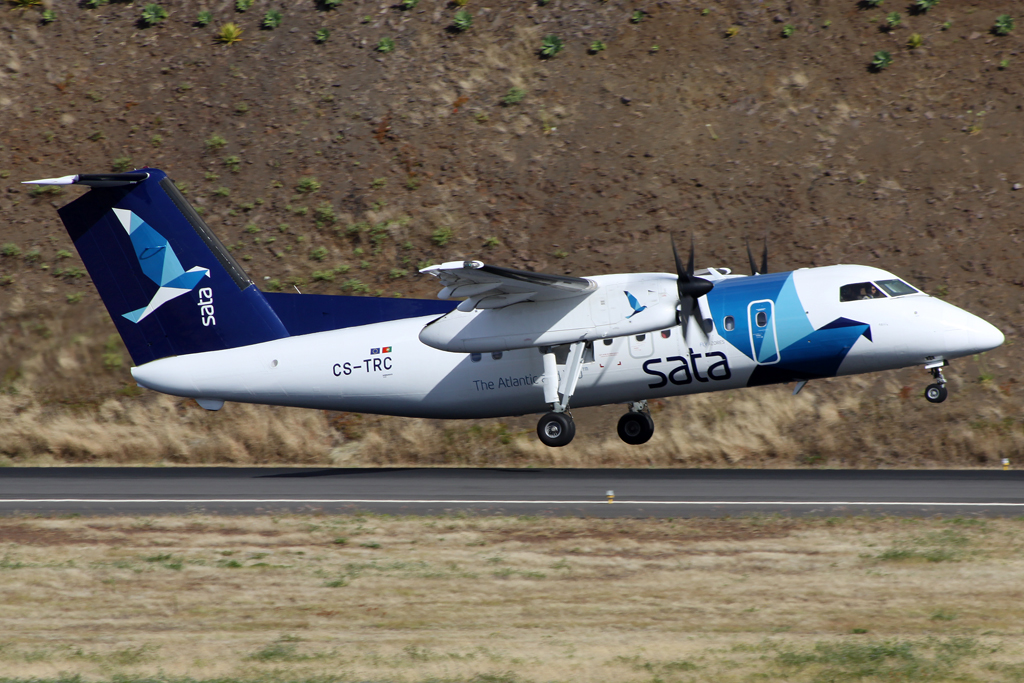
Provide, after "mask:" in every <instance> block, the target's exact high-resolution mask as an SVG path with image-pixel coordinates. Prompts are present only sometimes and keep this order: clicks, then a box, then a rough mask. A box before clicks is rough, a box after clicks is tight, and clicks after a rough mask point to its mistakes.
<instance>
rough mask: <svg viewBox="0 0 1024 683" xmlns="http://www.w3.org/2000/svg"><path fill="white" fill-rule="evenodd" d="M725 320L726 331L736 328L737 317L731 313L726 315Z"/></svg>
mask: <svg viewBox="0 0 1024 683" xmlns="http://www.w3.org/2000/svg"><path fill="white" fill-rule="evenodd" d="M724 322H725V331H726V332H732V331H733V330H735V329H736V319H735V318H733V317H732V316H731V315H727V316H725V321H724Z"/></svg>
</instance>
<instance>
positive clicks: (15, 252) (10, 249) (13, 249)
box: [0, 242, 21, 256]
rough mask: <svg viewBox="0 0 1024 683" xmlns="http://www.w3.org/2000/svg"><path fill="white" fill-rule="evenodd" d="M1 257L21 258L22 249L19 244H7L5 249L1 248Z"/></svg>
mask: <svg viewBox="0 0 1024 683" xmlns="http://www.w3.org/2000/svg"><path fill="white" fill-rule="evenodd" d="M0 256H21V249H19V248H18V245H17V244H14V243H13V242H7V243H6V244H4V246H3V247H0Z"/></svg>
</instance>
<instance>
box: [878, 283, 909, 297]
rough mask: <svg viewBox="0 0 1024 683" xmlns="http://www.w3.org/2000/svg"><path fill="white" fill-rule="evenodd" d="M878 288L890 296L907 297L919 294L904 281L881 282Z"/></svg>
mask: <svg viewBox="0 0 1024 683" xmlns="http://www.w3.org/2000/svg"><path fill="white" fill-rule="evenodd" d="M878 286H879V287H881V288H882V290H883V291H885V293H886V294H888V295H889V296H906V295H907V294H918V293H919V292H918V291H917V290H916V289H914V288H913V287H911V286H910V285H908V284H907V283H906V282H904V281H903V280H879V281H878Z"/></svg>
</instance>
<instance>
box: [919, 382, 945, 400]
mask: <svg viewBox="0 0 1024 683" xmlns="http://www.w3.org/2000/svg"><path fill="white" fill-rule="evenodd" d="M948 393H949V392H947V391H946V386H945V385H944V384H929V385H928V388H926V389H925V390H924V397H925V398H926V399H928V402H929V403H942V402H943V401H945V400H946V395H947V394H948Z"/></svg>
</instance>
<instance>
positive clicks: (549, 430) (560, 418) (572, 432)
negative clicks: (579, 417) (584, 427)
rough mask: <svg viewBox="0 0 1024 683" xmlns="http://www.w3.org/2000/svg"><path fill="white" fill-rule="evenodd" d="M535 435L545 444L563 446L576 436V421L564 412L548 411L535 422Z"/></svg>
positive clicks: (555, 446) (554, 446) (556, 446)
mask: <svg viewBox="0 0 1024 683" xmlns="http://www.w3.org/2000/svg"><path fill="white" fill-rule="evenodd" d="M537 436H538V437H539V438H540V440H541V442H543V444H544V445H545V446H551V447H553V448H558V447H560V446H565V445H567V444H568V443H569V442H570V441H572V438H573V437H574V436H576V423H575V422H573V419H572V418H571V417H570V416H569V415H568V414H566V413H548V414H547V415H545V416H544V417H542V418H541V419H540V421H539V422H537Z"/></svg>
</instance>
